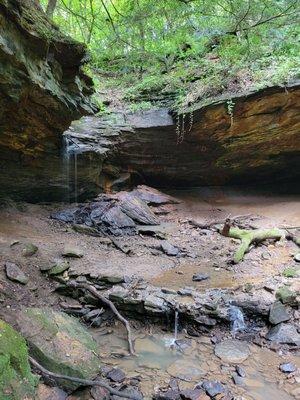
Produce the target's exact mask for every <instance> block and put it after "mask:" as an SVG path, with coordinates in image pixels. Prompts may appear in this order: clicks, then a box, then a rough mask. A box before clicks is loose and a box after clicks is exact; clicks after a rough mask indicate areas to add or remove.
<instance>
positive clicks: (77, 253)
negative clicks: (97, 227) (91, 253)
mask: <svg viewBox="0 0 300 400" xmlns="http://www.w3.org/2000/svg"><path fill="white" fill-rule="evenodd" d="M62 255H63V256H64V257H73V258H81V257H83V252H82V251H81V250H80V249H78V248H76V247H65V248H64V251H63V253H62Z"/></svg>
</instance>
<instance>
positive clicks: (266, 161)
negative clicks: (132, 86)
mask: <svg viewBox="0 0 300 400" xmlns="http://www.w3.org/2000/svg"><path fill="white" fill-rule="evenodd" d="M230 109H232V111H231V112H230ZM127 119H128V120H129V122H131V124H132V126H133V128H134V129H133V132H124V133H123V134H122V135H121V139H120V143H119V145H118V149H117V153H116V154H115V157H114V159H113V162H114V163H119V164H120V165H121V167H122V168H123V169H124V170H126V169H127V170H128V171H136V172H138V173H139V174H140V175H141V176H142V177H143V178H144V179H145V180H146V182H147V183H148V184H152V185H156V186H173V187H175V186H183V187H186V186H201V185H225V184H255V183H261V182H274V181H276V180H283V179H290V180H293V179H294V180H295V181H296V179H297V178H299V177H300V83H299V82H298V83H294V84H293V85H290V86H288V87H280V86H277V87H270V88H266V89H264V90H260V91H257V92H255V93H248V94H241V95H240V96H236V97H234V98H232V99H230V100H227V99H220V100H218V101H215V102H213V103H212V104H209V105H207V106H205V107H199V106H197V105H195V106H194V111H193V112H191V110H188V111H187V112H186V113H185V115H179V118H176V116H175V117H174V118H173V119H172V118H171V116H170V115H169V114H168V112H167V110H160V111H151V112H148V113H146V114H142V115H131V116H128V117H127ZM176 120H177V122H178V120H179V124H178V123H177V124H176ZM176 125H177V126H178V125H179V127H180V129H179V131H180V132H178V127H176ZM183 127H184V128H183ZM178 133H179V134H181V135H183V139H182V140H181V142H180V143H177V136H178Z"/></svg>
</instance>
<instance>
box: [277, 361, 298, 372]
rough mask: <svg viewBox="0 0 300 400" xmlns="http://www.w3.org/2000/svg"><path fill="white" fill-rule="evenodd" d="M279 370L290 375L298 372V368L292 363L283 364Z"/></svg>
mask: <svg viewBox="0 0 300 400" xmlns="http://www.w3.org/2000/svg"><path fill="white" fill-rule="evenodd" d="M279 369H280V371H282V372H284V373H286V374H290V373H292V372H295V371H296V370H297V367H296V365H295V364H292V363H283V364H280V366H279Z"/></svg>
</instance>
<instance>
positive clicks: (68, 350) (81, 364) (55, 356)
mask: <svg viewBox="0 0 300 400" xmlns="http://www.w3.org/2000/svg"><path fill="white" fill-rule="evenodd" d="M17 323H18V325H19V327H20V331H21V332H22V334H23V336H24V337H25V338H26V339H27V341H28V344H29V347H30V350H31V354H32V356H33V357H34V358H35V359H36V360H37V361H38V362H39V363H40V364H41V365H42V366H43V367H45V368H46V369H48V370H49V371H51V372H56V373H60V374H64V375H70V376H75V377H78V378H83V379H93V378H95V377H96V375H97V373H98V372H99V364H100V363H99V358H98V356H97V345H96V342H95V341H94V340H93V338H92V336H91V335H90V334H89V332H88V331H87V330H86V329H85V328H84V327H83V326H82V325H81V324H80V322H79V321H78V320H76V319H75V318H73V317H70V316H68V315H66V314H64V313H61V312H56V311H53V310H50V309H38V308H28V309H23V310H21V311H20V312H18V314H17ZM56 383H57V385H58V386H59V387H61V388H62V389H64V390H66V391H72V390H75V389H76V388H78V387H79V386H80V385H79V384H77V383H74V382H70V381H62V380H57V382H56Z"/></svg>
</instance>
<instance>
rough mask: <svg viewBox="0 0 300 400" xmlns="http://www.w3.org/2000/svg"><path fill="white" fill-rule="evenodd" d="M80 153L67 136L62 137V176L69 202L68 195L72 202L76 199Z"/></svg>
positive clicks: (78, 148) (77, 146) (79, 149)
mask: <svg viewBox="0 0 300 400" xmlns="http://www.w3.org/2000/svg"><path fill="white" fill-rule="evenodd" d="M80 153H81V148H80V146H79V145H78V144H77V143H75V142H74V140H72V139H70V137H68V136H67V135H64V136H63V174H64V177H65V183H66V188H67V199H68V201H69V202H70V193H71V192H72V191H73V193H74V195H73V196H72V197H73V199H74V201H75V202H77V199H78V154H80Z"/></svg>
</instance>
